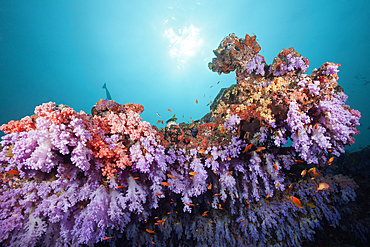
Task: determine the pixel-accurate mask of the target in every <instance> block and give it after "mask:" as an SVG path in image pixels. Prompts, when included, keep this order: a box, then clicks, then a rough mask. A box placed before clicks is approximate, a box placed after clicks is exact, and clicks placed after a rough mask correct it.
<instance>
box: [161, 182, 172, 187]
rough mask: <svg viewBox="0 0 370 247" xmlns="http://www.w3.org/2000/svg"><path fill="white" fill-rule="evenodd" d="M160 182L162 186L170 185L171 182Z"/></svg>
mask: <svg viewBox="0 0 370 247" xmlns="http://www.w3.org/2000/svg"><path fill="white" fill-rule="evenodd" d="M161 184H162V185H164V186H170V185H171V184H169V183H167V182H162V183H161Z"/></svg>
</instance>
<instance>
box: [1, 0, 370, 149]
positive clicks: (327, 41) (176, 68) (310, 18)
mask: <svg viewBox="0 0 370 247" xmlns="http://www.w3.org/2000/svg"><path fill="white" fill-rule="evenodd" d="M369 10H370V1H367V0H363V1H353V0H348V1H343V0H336V1H335V0H327V1H319V0H316V1H297V0H295V1H246V0H241V1H215V0H213V1H189V0H186V1H149V0H147V1H132V2H128V1H123V0H122V1H77V0H74V1H67V0H64V1H38V0H32V1H27V0H26V1H15V0H12V1H1V2H0V83H1V97H0V104H1V108H0V109H1V110H0V124H3V123H7V122H8V121H10V120H19V119H21V118H22V117H24V116H26V115H32V114H33V110H34V108H35V106H37V105H40V104H42V103H44V102H49V101H52V102H56V103H57V104H65V105H68V106H70V107H72V108H74V109H75V110H76V111H80V110H83V111H85V112H87V113H89V112H90V109H91V108H92V106H93V105H94V104H95V103H96V102H97V101H98V100H99V99H100V98H103V99H105V98H106V94H105V90H104V89H102V86H103V84H104V83H107V88H108V89H109V92H110V94H111V96H112V98H113V100H115V101H117V102H118V103H121V104H124V103H127V102H130V103H140V104H142V105H143V106H144V107H145V111H144V112H143V113H142V115H141V116H142V117H143V119H144V120H146V121H149V122H150V123H151V124H152V125H155V124H156V122H157V120H158V119H159V117H158V116H157V115H156V112H158V113H159V114H160V115H162V117H163V119H164V120H166V119H168V118H171V117H172V116H173V115H174V114H177V117H178V118H179V120H178V122H179V121H180V122H181V121H191V120H190V117H192V118H193V119H199V118H201V117H202V116H203V115H205V114H206V113H207V112H208V111H209V108H208V106H207V104H208V103H209V102H210V100H213V99H214V97H215V96H216V95H217V93H218V92H219V90H220V89H221V88H223V87H229V86H230V85H231V84H233V83H235V80H234V78H235V73H232V74H228V75H222V76H219V75H218V74H216V73H213V72H211V71H210V70H209V69H208V66H207V64H208V62H210V61H211V59H212V57H213V52H212V50H214V49H216V48H217V47H218V45H219V43H220V41H221V40H222V39H223V38H224V37H225V36H227V35H228V34H229V33H235V34H236V35H237V36H238V37H244V36H245V34H246V33H248V34H250V35H252V34H256V35H257V38H258V42H259V44H260V45H261V47H262V49H261V52H260V54H261V55H262V56H264V57H265V60H266V62H267V63H272V60H273V58H274V57H275V56H276V55H277V54H278V53H279V52H280V51H281V49H283V48H288V47H290V46H292V47H294V48H295V50H296V51H297V52H299V53H300V54H301V55H303V56H305V57H308V59H309V60H310V68H309V70H308V73H311V71H312V70H313V69H314V68H318V67H320V66H321V65H322V64H323V63H325V62H327V61H330V62H336V63H340V64H342V67H340V68H339V69H340V72H339V77H340V79H339V85H340V86H341V87H343V88H344V90H345V93H346V94H347V95H348V96H349V99H348V101H347V104H349V105H350V106H351V108H354V109H357V110H359V111H360V112H361V113H362V118H361V126H359V127H358V130H360V131H361V134H360V135H357V136H356V137H355V139H356V144H354V145H352V146H350V147H349V148H348V149H349V150H357V149H359V148H361V147H365V146H366V145H368V144H369V141H368V140H369V139H370V128H369V126H370V110H369V103H370V100H369V99H368V95H369V94H370V69H369V65H368V57H369V55H370V54H369V51H370V42H369V40H370V27H369V23H370V15H369ZM219 81H220V83H219V84H217V82H219ZM196 100H198V101H199V103H198V104H196ZM167 109H171V110H172V113H171V112H169V111H168V110H167ZM183 114H184V119H183V118H182V115H183ZM159 127H161V125H159Z"/></svg>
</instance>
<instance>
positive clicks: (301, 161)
mask: <svg viewBox="0 0 370 247" xmlns="http://www.w3.org/2000/svg"><path fill="white" fill-rule="evenodd" d="M294 161H295V162H298V163H304V161H303V160H294Z"/></svg>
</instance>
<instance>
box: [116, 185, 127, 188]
mask: <svg viewBox="0 0 370 247" xmlns="http://www.w3.org/2000/svg"><path fill="white" fill-rule="evenodd" d="M123 187H125V186H124V185H120V186H118V187H117V188H116V189H121V188H123Z"/></svg>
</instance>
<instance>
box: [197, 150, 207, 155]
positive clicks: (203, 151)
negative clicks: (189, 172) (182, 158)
mask: <svg viewBox="0 0 370 247" xmlns="http://www.w3.org/2000/svg"><path fill="white" fill-rule="evenodd" d="M205 152H206V151H205V150H204V149H199V151H198V153H200V154H204V153H205Z"/></svg>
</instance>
